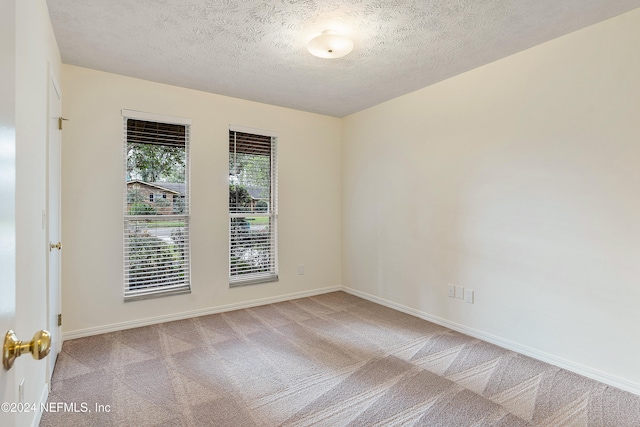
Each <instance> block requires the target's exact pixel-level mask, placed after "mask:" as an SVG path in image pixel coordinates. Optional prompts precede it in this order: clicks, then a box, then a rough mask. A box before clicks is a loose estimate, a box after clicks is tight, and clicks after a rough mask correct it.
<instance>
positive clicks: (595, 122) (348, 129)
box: [342, 9, 640, 392]
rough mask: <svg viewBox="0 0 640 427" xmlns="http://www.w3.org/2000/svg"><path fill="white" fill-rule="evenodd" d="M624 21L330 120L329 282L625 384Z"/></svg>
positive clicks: (630, 106) (630, 66)
mask: <svg viewBox="0 0 640 427" xmlns="http://www.w3.org/2000/svg"><path fill="white" fill-rule="evenodd" d="M639 29H640V9H639V10H635V11H632V12H630V13H627V14H625V15H622V16H619V17H617V18H614V19H611V20H608V21H605V22H603V23H600V24H598V25H594V26H592V27H589V28H587V29H584V30H581V31H578V32H576V33H573V34H569V35H567V36H565V37H562V38H559V39H556V40H553V41H551V42H548V43H545V44H543V45H540V46H538V47H535V48H533V49H529V50H527V51H524V52H521V53H519V54H517V55H513V56H511V57H508V58H506V59H503V60H500V61H497V62H495V63H492V64H490V65H487V66H484V67H482V68H479V69H476V70H473V71H470V72H468V73H465V74H462V75H459V76H457V77H455V78H452V79H449V80H446V81H443V82H441V83H439V84H436V85H433V86H431V87H428V88H425V89H422V90H420V91H417V92H414V93H411V94H409V95H406V96H403V97H400V98H397V99H394V100H391V101H389V102H386V103H383V104H381V105H378V106H376V107H373V108H371V109H368V110H366V111H363V112H360V113H357V114H354V115H352V116H349V117H347V118H345V119H344V120H343V144H344V147H343V152H342V153H343V158H342V161H343V224H342V227H343V263H342V265H343V285H344V286H347V287H350V288H353V289H356V290H358V291H361V292H364V293H366V294H368V295H370V296H374V297H378V298H381V299H384V300H385V301H387V302H389V303H393V304H397V305H401V306H404V307H407V308H410V309H414V310H416V311H417V312H420V313H424V314H425V315H427V316H431V317H432V318H436V319H439V320H440V321H443V322H445V323H449V324H451V325H458V326H459V327H460V328H462V329H466V330H467V331H469V332H474V333H476V335H484V336H485V337H488V338H492V339H493V340H494V341H496V342H501V343H502V344H507V345H512V347H517V348H519V349H521V350H525V351H528V353H529V354H535V355H537V356H538V357H543V358H544V357H547V356H549V357H550V359H552V360H554V361H556V362H558V361H563V360H564V361H566V363H567V365H570V366H573V367H574V368H581V369H582V370H583V373H590V374H591V375H592V376H596V377H597V376H598V375H600V374H602V375H604V376H605V377H606V378H605V379H608V380H609V381H610V382H612V381H615V380H616V379H620V385H622V386H625V385H626V386H627V387H626V388H628V389H630V388H634V387H635V390H636V392H640V369H639V366H640V365H638V361H639V360H640V340H638V339H637V338H638V337H639V336H640V310H639V309H638V301H640V284H639V279H640V250H639V247H640V246H639V243H640V220H639V218H640V167H639V165H640V163H639V159H640V118H639V116H640V55H638V46H640V30H639ZM449 283H451V284H456V285H461V286H464V287H466V288H468V289H473V290H474V291H475V296H476V301H475V304H473V305H471V304H465V303H464V302H463V301H460V300H457V299H451V298H448V297H447V284H449ZM527 349H528V350H527Z"/></svg>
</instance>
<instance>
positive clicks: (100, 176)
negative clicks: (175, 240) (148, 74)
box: [62, 65, 341, 337]
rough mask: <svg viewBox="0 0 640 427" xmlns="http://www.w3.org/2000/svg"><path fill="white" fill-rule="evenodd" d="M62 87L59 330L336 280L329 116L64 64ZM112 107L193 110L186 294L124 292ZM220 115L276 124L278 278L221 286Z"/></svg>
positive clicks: (335, 135) (95, 327) (119, 138)
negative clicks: (134, 297) (130, 298)
mask: <svg viewBox="0 0 640 427" xmlns="http://www.w3.org/2000/svg"><path fill="white" fill-rule="evenodd" d="M212 78H215V76H212ZM63 96H64V98H63V99H64V100H63V112H64V115H65V117H68V118H69V122H67V123H66V126H65V129H64V131H63V153H62V157H63V167H62V169H63V172H62V187H63V200H62V207H63V212H62V218H63V224H62V228H63V230H62V233H63V239H62V240H63V242H64V245H65V247H64V256H63V295H62V297H63V313H64V319H65V322H64V326H63V328H64V331H65V336H66V337H69V336H78V335H82V334H87V333H96V332H100V331H104V330H109V329H117V328H120V327H127V326H131V325H133V324H136V322H137V323H143V322H144V321H145V319H154V318H155V320H158V318H168V317H171V316H180V315H184V314H185V313H193V312H196V313H202V312H206V311H209V310H215V309H216V308H219V307H222V306H228V305H230V304H242V303H246V302H249V301H254V300H260V299H269V298H275V297H279V296H284V295H288V294H293V293H298V292H313V291H316V290H321V289H324V288H327V287H335V286H339V285H340V284H341V266H340V262H341V254H340V250H341V246H340V245H341V231H340V230H341V226H340V222H341V187H340V181H341V163H340V131H341V127H340V126H341V125H340V120H339V119H336V118H332V117H327V116H321V115H317V114H310V113H304V112H300V111H295V110H290V109H285V108H280V107H274V106H269V105H265V104H259V103H255V102H249V101H244V100H240V99H234V98H229V97H224V96H219V95H214V94H209V93H204V92H198V91H194V90H189V89H184V88H179V87H174V86H168V85H163V84H158V83H153V82H149V81H143V80H137V79H133V78H128V77H123V76H119V75H114V74H109V73H104V72H99V71H94V70H90V69H85V68H79V67H74V66H68V65H65V66H64V68H63ZM123 108H124V109H130V110H139V111H145V112H150V113H158V114H165V115H172V116H181V117H186V118H190V119H192V121H193V125H192V127H191V137H192V139H191V201H192V204H191V214H192V220H191V224H192V228H191V244H192V246H191V275H192V293H191V294H188V295H177V296H170V297H164V298H157V299H150V300H144V301H135V302H128V303H124V302H123V272H122V266H123V249H122V247H123V244H122V230H123V223H122V218H123V216H122V215H123V214H122V206H123V198H122V194H123V189H124V170H123V166H124V164H123V128H122V116H121V110H122V109H123ZM229 124H233V125H239V126H248V127H253V128H261V129H269V130H274V131H278V132H279V135H280V137H279V147H278V157H279V232H280V235H279V238H280V241H279V255H280V281H279V282H275V283H267V284H259V285H253V286H245V287H241V288H234V289H229V286H228V230H227V227H228V217H227V208H228V192H229V190H228V128H229ZM299 264H304V265H305V275H303V276H300V275H298V274H297V266H298V265H299Z"/></svg>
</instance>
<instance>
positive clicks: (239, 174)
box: [229, 127, 278, 286]
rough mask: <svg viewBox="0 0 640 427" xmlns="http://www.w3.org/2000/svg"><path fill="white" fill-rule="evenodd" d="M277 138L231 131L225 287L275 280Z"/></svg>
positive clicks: (266, 133) (252, 132) (263, 133)
mask: <svg viewBox="0 0 640 427" xmlns="http://www.w3.org/2000/svg"><path fill="white" fill-rule="evenodd" d="M277 139H278V138H277V135H274V134H272V133H270V132H261V131H254V130H247V129H244V128H233V127H231V128H230V129H229V283H230V286H240V285H247V284H253V283H262V282H270V281H275V280H278V251H277V242H278V233H277V231H278V223H277V219H278V196H277V187H278V185H277V182H278V181H277V176H278V169H277Z"/></svg>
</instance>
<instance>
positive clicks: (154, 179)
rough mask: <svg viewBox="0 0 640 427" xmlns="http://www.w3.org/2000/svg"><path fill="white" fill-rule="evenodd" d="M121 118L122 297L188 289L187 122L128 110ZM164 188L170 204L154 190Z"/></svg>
mask: <svg viewBox="0 0 640 427" xmlns="http://www.w3.org/2000/svg"><path fill="white" fill-rule="evenodd" d="M123 117H124V133H125V138H124V139H125V142H124V146H125V166H126V168H125V174H126V177H125V178H126V179H125V181H126V184H125V205H124V298H125V301H130V300H135V299H142V298H150V297H156V296H163V295H170V294H177V293H185V292H190V281H189V275H190V266H189V131H190V121H189V120H187V119H182V118H177V117H167V116H158V115H153V114H147V113H140V112H137V111H128V110H123ZM167 188H170V190H171V191H172V192H174V193H175V195H174V206H173V207H172V206H171V203H170V202H169V201H166V199H164V197H166V195H165V196H164V197H163V194H162V193H159V192H158V191H159V190H160V189H167ZM175 200H181V202H180V207H179V208H178V209H176V208H175ZM154 201H155V203H154ZM165 205H166V206H165Z"/></svg>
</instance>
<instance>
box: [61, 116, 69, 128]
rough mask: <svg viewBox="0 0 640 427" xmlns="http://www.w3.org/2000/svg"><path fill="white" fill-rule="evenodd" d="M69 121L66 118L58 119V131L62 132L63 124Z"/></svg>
mask: <svg viewBox="0 0 640 427" xmlns="http://www.w3.org/2000/svg"><path fill="white" fill-rule="evenodd" d="M67 120H69V119H65V118H64V117H58V130H62V122H63V121H67Z"/></svg>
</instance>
